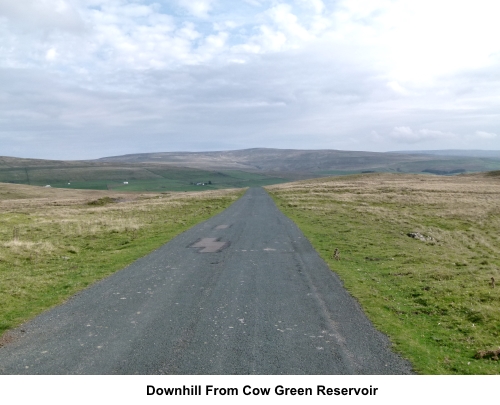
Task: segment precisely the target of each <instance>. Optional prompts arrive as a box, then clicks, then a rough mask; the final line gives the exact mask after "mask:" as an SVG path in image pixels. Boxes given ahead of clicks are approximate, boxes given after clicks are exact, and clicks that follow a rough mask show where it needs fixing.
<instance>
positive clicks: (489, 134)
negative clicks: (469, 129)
mask: <svg viewBox="0 0 500 405" xmlns="http://www.w3.org/2000/svg"><path fill="white" fill-rule="evenodd" d="M475 135H476V136H477V137H478V138H481V139H494V138H496V137H497V134H495V133H493V132H485V131H476V132H475Z"/></svg>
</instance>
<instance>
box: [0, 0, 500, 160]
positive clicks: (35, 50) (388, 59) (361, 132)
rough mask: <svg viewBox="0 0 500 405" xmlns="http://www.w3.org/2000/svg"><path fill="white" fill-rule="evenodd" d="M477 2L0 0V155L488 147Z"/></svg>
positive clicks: (482, 2) (489, 122)
mask: <svg viewBox="0 0 500 405" xmlns="http://www.w3.org/2000/svg"><path fill="white" fill-rule="evenodd" d="M499 8H500V6H498V5H497V2H496V1H492V0H473V1H472V0H465V1H456V0H455V1H452V0H450V1H448V0H418V1H416V0H401V1H399V0H345V1H343V0H290V1H280V0H277V1H274V0H170V1H161V0H157V1H154V0H152V1H149V0H135V1H133V0H0V155H4V156H19V157H37V158H53V159H86V158H97V157H102V156H110V155H120V154H125V153H139V152H161V151H205V150H229V149H243V148H251V147H273V148H296V149H340V150H365V151H390V150H422V149H500V41H499V38H500V24H499V23H498V16H499Z"/></svg>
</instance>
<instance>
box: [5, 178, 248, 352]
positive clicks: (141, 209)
mask: <svg viewBox="0 0 500 405" xmlns="http://www.w3.org/2000/svg"><path fill="white" fill-rule="evenodd" d="M242 193H243V190H224V191H205V192H192V193H157V194H140V193H125V192H121V193H119V192H110V191H89V190H61V189H55V188H45V187H34V186H22V185H13V184H2V183H0V308H2V310H1V311H0V335H1V334H2V333H3V332H4V331H6V330H7V329H10V328H13V327H15V326H17V325H19V324H20V323H22V322H23V321H25V320H27V319H29V318H31V317H33V316H35V315H37V314H39V313H40V312H41V311H43V310H45V309H47V308H50V307H52V306H54V305H56V304H59V303H61V302H63V301H64V300H65V299H67V298H68V297H69V296H71V295H72V294H74V293H75V292H77V291H78V290H81V289H83V288H85V287H87V286H89V285H90V284H92V283H94V282H96V281H97V280H99V279H101V278H103V277H106V276H107V275H109V274H111V273H113V272H114V271H116V270H119V269H121V268H123V267H125V266H126V265H127V264H129V263H131V262H132V261H134V260H135V259H137V258H139V257H142V256H144V255H146V254H147V253H149V252H150V251H152V250H154V249H155V248H157V247H159V246H161V245H162V244H164V243H165V242H167V241H168V240H169V239H171V238H173V237H174V236H175V235H177V234H179V233H181V232H183V231H184V230H186V229H188V228H190V227H191V226H193V225H194V224H196V223H199V222H201V221H203V220H205V219H207V218H209V217H211V216H213V215H214V214H216V213H218V212H220V211H222V210H223V209H224V208H226V207H227V206H229V205H230V204H231V203H232V202H233V201H235V200H236V199H237V198H238V197H239V196H240V195H241V194H242ZM0 345H1V338H0Z"/></svg>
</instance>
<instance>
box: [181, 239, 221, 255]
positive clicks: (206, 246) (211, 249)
mask: <svg viewBox="0 0 500 405" xmlns="http://www.w3.org/2000/svg"><path fill="white" fill-rule="evenodd" d="M219 239H220V238H202V239H198V240H197V241H196V242H194V243H192V244H191V245H189V246H188V247H190V248H201V250H199V251H198V253H216V252H220V251H221V250H222V249H225V248H227V247H228V246H229V245H230V242H221V241H220V240H219Z"/></svg>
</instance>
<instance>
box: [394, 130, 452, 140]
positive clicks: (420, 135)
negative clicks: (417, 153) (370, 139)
mask: <svg viewBox="0 0 500 405" xmlns="http://www.w3.org/2000/svg"><path fill="white" fill-rule="evenodd" d="M389 136H390V138H391V139H392V140H394V141H396V142H400V143H419V142H425V141H430V140H437V139H441V140H442V139H450V138H453V137H454V136H455V135H454V134H452V133H450V132H443V131H436V130H430V129H420V130H418V131H414V130H413V129H411V128H410V127H405V126H403V127H395V128H394V129H393V130H392V132H391V133H390V134H389Z"/></svg>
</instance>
